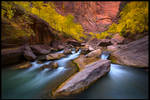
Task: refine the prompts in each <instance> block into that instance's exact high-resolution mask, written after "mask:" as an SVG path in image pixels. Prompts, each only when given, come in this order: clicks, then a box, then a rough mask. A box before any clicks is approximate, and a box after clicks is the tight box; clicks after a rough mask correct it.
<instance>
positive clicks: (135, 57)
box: [110, 36, 148, 67]
mask: <svg viewBox="0 0 150 100" xmlns="http://www.w3.org/2000/svg"><path fill="white" fill-rule="evenodd" d="M110 59H111V60H112V62H113V63H118V64H122V65H127V66H135V67H148V36H145V37H144V38H142V39H139V40H136V41H133V42H130V43H128V44H126V46H124V48H121V49H119V50H117V51H115V52H113V53H112V54H111V56H110Z"/></svg>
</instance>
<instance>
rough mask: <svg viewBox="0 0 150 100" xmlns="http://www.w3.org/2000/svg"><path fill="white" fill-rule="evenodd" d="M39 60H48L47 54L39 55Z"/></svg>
mask: <svg viewBox="0 0 150 100" xmlns="http://www.w3.org/2000/svg"><path fill="white" fill-rule="evenodd" d="M37 60H38V61H42V62H43V61H47V60H46V55H42V56H39V57H38V58H37Z"/></svg>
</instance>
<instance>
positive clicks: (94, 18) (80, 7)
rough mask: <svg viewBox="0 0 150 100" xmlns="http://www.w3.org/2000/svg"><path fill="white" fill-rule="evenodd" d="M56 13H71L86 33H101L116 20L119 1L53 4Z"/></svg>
mask: <svg viewBox="0 0 150 100" xmlns="http://www.w3.org/2000/svg"><path fill="white" fill-rule="evenodd" d="M54 4H55V6H56V10H57V12H59V13H60V14H62V15H67V14H68V13H71V14H72V15H73V16H74V17H75V21H77V22H79V23H80V24H81V25H82V26H83V28H84V30H85V31H87V32H102V31H105V30H106V29H107V26H108V25H110V24H112V22H113V21H115V20H116V16H117V14H118V12H119V7H120V1H116V2H114V1H113V2H112V1H107V2H106V1H95V2H91V1H86V2H81V1H80V2H67V1H62V2H54Z"/></svg>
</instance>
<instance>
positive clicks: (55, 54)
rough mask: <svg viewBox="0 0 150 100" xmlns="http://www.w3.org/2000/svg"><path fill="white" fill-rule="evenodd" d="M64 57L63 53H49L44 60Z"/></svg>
mask: <svg viewBox="0 0 150 100" xmlns="http://www.w3.org/2000/svg"><path fill="white" fill-rule="evenodd" d="M62 57H65V55H64V54H63V53H50V54H48V55H46V60H56V59H60V58H62Z"/></svg>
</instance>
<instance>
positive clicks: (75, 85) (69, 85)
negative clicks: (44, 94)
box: [52, 60, 111, 96]
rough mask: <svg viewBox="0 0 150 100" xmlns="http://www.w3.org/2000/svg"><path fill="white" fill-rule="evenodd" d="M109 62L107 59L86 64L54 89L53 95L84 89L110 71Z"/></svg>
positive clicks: (72, 92) (69, 93)
mask: <svg viewBox="0 0 150 100" xmlns="http://www.w3.org/2000/svg"><path fill="white" fill-rule="evenodd" d="M110 63H111V62H110V61H109V60H98V61H96V62H94V63H91V64H88V65H86V67H84V69H82V70H80V71H79V72H78V73H76V74H75V75H74V76H72V77H70V78H69V79H68V80H67V81H65V82H64V83H63V84H61V85H60V86H59V87H58V88H57V89H56V91H53V93H52V94H53V96H64V95H71V94H75V93H79V92H81V91H83V90H85V89H86V88H87V87H88V86H89V85H91V84H92V83H93V82H95V81H96V80H97V79H99V78H100V77H102V76H103V75H105V74H106V73H107V72H109V71H110Z"/></svg>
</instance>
